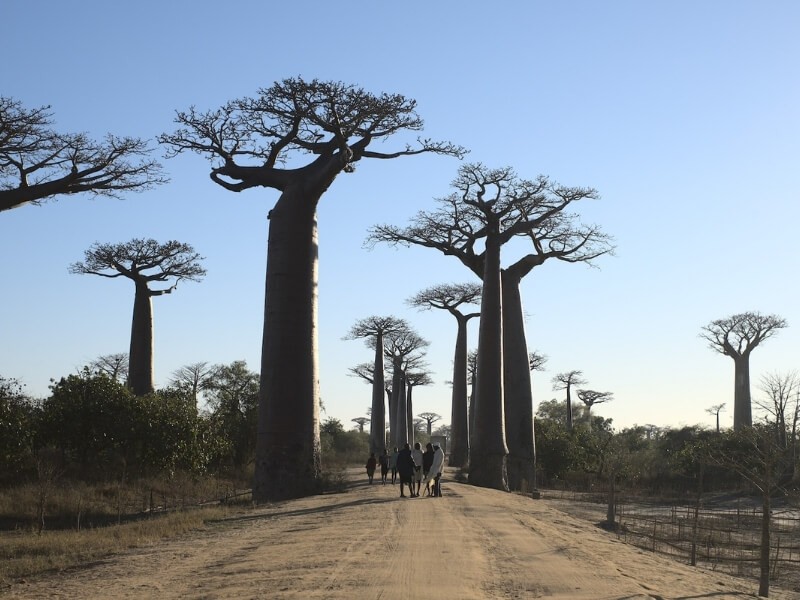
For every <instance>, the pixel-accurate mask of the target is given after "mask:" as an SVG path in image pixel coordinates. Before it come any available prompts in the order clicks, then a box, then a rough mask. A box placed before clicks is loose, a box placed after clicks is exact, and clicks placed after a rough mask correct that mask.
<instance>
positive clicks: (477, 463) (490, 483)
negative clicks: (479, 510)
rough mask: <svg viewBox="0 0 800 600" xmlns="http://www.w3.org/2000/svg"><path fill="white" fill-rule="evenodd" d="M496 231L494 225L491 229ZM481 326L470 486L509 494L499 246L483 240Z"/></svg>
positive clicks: (493, 238)
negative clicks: (484, 244)
mask: <svg viewBox="0 0 800 600" xmlns="http://www.w3.org/2000/svg"><path fill="white" fill-rule="evenodd" d="M494 227H495V228H496V227H497V224H495V225H494ZM484 269H485V270H484V276H483V292H482V294H481V322H480V327H479V329H478V363H477V376H476V382H475V383H476V386H477V390H476V391H475V398H474V401H475V429H474V434H475V435H474V436H473V440H472V444H471V448H470V467H469V482H470V483H471V484H473V485H477V486H480V487H488V488H495V489H498V490H504V491H508V482H507V479H506V455H507V454H508V449H507V448H506V440H505V421H504V416H503V323H502V299H501V283H500V243H499V240H498V239H497V235H493V234H492V235H489V236H488V237H487V238H486V251H485V267H484Z"/></svg>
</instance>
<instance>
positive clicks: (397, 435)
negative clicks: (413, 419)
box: [391, 358, 408, 449]
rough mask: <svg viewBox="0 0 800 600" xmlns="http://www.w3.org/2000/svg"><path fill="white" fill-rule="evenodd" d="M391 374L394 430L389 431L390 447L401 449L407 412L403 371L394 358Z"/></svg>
mask: <svg viewBox="0 0 800 600" xmlns="http://www.w3.org/2000/svg"><path fill="white" fill-rule="evenodd" d="M392 372H393V373H394V375H393V377H392V398H393V399H394V413H395V415H394V429H392V430H391V435H392V446H394V447H396V448H400V449H402V447H403V444H404V443H405V442H406V436H407V435H408V412H407V411H406V395H405V390H404V389H403V370H402V365H401V359H399V358H395V359H394V361H393V367H392Z"/></svg>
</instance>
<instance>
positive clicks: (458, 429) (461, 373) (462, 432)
mask: <svg viewBox="0 0 800 600" xmlns="http://www.w3.org/2000/svg"><path fill="white" fill-rule="evenodd" d="M480 297H481V286H480V285H478V284H475V283H461V284H443V285H436V286H432V287H429V288H427V289H424V290H422V291H421V292H418V293H417V294H416V295H415V296H413V297H411V298H409V300H408V304H410V305H411V306H414V307H417V308H420V309H423V310H430V309H433V308H436V309H440V310H446V311H447V312H449V313H450V314H451V315H453V316H454V317H455V319H456V323H457V330H456V346H455V354H454V357H453V393H452V408H451V421H450V426H451V428H452V438H451V439H450V440H449V441H448V449H449V452H448V455H449V464H450V466H452V467H466V466H467V463H468V461H469V415H468V411H467V324H468V323H469V321H470V319H473V318H475V317H478V316H480V313H479V312H470V313H464V312H462V311H461V309H460V307H461V306H462V305H464V304H467V305H469V304H475V303H476V302H480ZM420 416H421V415H420ZM428 430H429V431H428V435H430V423H428Z"/></svg>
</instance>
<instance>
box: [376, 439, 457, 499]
mask: <svg viewBox="0 0 800 600" xmlns="http://www.w3.org/2000/svg"><path fill="white" fill-rule="evenodd" d="M378 464H380V467H381V483H383V485H386V484H387V483H388V478H389V471H391V473H392V484H393V485H394V483H395V482H396V481H397V480H398V479H399V480H400V497H401V498H408V497H410V498H418V497H419V496H420V492H421V490H422V484H423V483H424V484H425V495H426V496H430V497H431V498H435V497H441V495H442V487H441V478H442V470H443V469H444V450H442V448H441V446H440V444H439V442H433V443H431V442H428V443H427V444H426V445H425V452H423V451H422V448H421V446H420V443H419V442H416V443H415V444H414V448H413V450H412V449H411V445H410V444H408V443H406V444H405V445H404V446H403V449H402V450H399V451H398V450H397V448H395V449H394V451H393V452H392V453H391V454H389V451H388V450H387V449H385V448H384V450H383V453H382V454H381V455H380V457H378V458H376V457H375V453H374V452H372V453H370V455H369V459H367V477H368V478H369V482H370V483H372V480H373V478H374V476H375V470H376V469H377V467H378ZM406 486H407V487H408V493H409V495H408V496H406V494H405V488H406Z"/></svg>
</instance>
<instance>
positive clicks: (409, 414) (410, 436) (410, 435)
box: [403, 378, 414, 448]
mask: <svg viewBox="0 0 800 600" xmlns="http://www.w3.org/2000/svg"><path fill="white" fill-rule="evenodd" d="M413 389H414V386H413V385H410V384H409V383H408V382H407V381H406V380H405V378H403V392H404V393H405V396H406V427H407V428H408V430H407V435H406V441H408V443H409V444H411V447H412V448H413V447H414V408H413V407H412V405H411V390H413Z"/></svg>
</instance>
